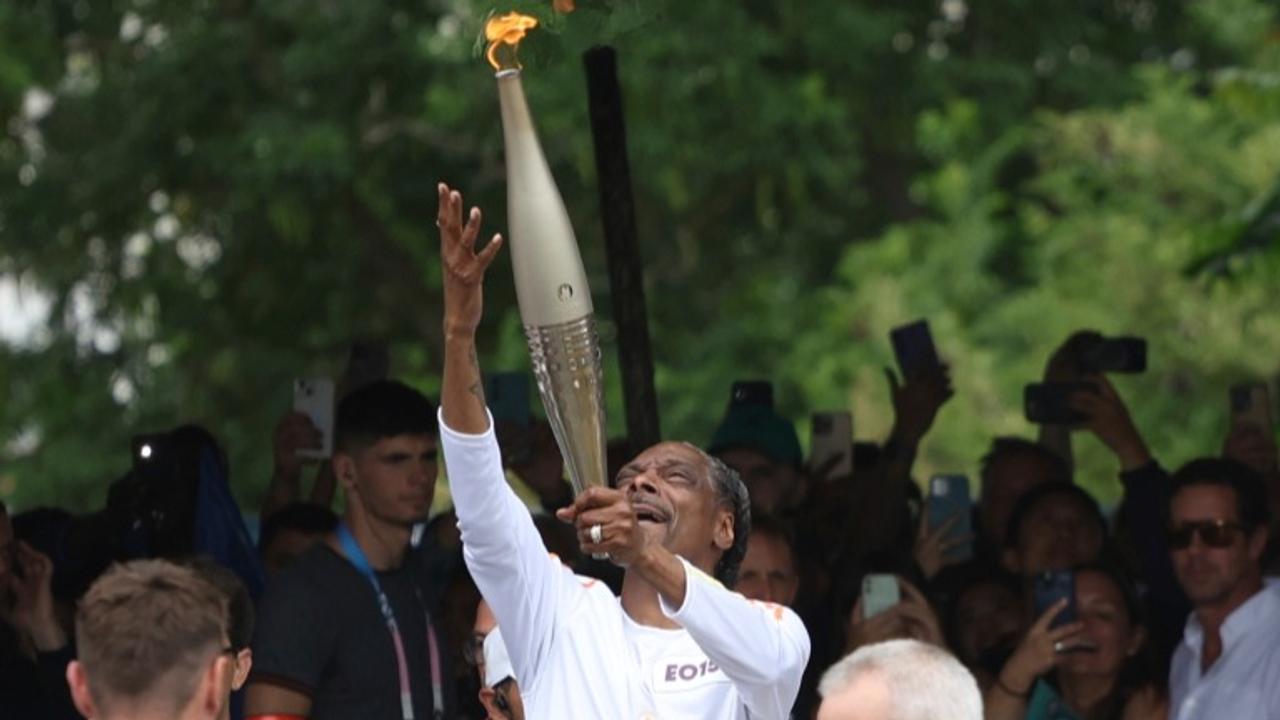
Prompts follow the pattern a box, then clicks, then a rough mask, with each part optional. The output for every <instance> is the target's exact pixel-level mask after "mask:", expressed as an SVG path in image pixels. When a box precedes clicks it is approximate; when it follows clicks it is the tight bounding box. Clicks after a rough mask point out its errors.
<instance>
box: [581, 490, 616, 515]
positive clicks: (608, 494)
mask: <svg viewBox="0 0 1280 720" xmlns="http://www.w3.org/2000/svg"><path fill="white" fill-rule="evenodd" d="M622 499H623V496H622V492H621V491H619V490H614V489H613V488H607V487H600V486H598V485H593V486H591V487H589V488H587V489H586V490H583V491H582V492H581V493H579V494H578V497H577V498H575V499H574V501H573V504H574V506H575V507H576V508H578V511H579V512H582V511H584V510H590V509H592V508H599V507H605V506H608V505H612V504H614V503H616V502H618V501H619V500H622Z"/></svg>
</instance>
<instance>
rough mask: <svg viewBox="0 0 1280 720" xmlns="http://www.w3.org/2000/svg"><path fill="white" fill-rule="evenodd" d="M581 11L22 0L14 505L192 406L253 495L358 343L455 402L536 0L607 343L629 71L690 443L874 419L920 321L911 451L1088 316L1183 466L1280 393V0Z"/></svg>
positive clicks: (544, 88) (667, 337) (950, 447)
mask: <svg viewBox="0 0 1280 720" xmlns="http://www.w3.org/2000/svg"><path fill="white" fill-rule="evenodd" d="M578 5H579V7H580V9H579V11H578V12H577V13H575V14H573V15H569V16H557V15H555V14H554V13H552V12H550V10H549V2H545V3H544V2H534V1H533V0H513V2H511V3H506V4H502V5H495V4H494V3H492V2H469V1H468V0H432V1H429V2H406V1H404V0H378V1H361V2H357V1H355V0H327V1H325V2H314V1H311V0H308V1H306V2H304V1H302V0H273V1H272V2H253V1H252V0H217V1H215V0H181V1H178V0H132V1H129V0H113V1H106V0H104V1H102V2H98V1H96V0H95V1H94V2H88V1H87V0H75V1H71V0H16V1H15V2H10V3H5V4H4V5H3V6H0V115H2V116H3V117H4V118H6V121H7V125H6V133H5V134H4V136H3V137H2V138H0V278H3V279H4V280H5V283H6V285H5V287H8V288H10V289H11V288H13V287H20V288H22V289H23V290H24V292H25V293H26V294H25V295H24V297H26V298H28V299H30V298H43V297H47V298H49V300H50V306H49V307H48V308H47V315H48V318H47V321H45V322H36V328H37V330H36V332H26V333H21V337H15V338H11V339H10V340H9V341H8V342H7V343H6V344H4V345H2V346H0V378H3V381H4V387H5V388H6V390H7V392H6V394H5V397H4V402H3V403H2V404H0V442H3V443H4V444H3V445H2V446H0V460H2V461H3V465H2V466H0V498H4V499H6V500H9V501H10V502H13V503H16V504H17V505H19V506H31V505H33V504H36V503H41V502H57V503H60V504H64V505H68V506H72V507H76V508H81V509H83V508H88V507H92V506H94V505H96V504H98V503H99V502H101V498H102V496H103V493H104V490H105V485H106V482H107V481H108V480H109V479H110V478H111V477H114V476H116V475H118V474H120V473H121V472H123V471H124V469H125V467H126V465H127V457H126V454H125V452H124V448H126V447H127V438H128V436H129V435H130V434H132V433H133V432H137V431H144V430H151V429H156V428H160V427H165V426H169V425H173V424H175V423H176V422H177V421H179V420H197V421H200V422H203V423H205V424H206V425H208V426H209V427H210V428H211V429H213V431H214V432H215V433H216V434H218V435H219V436H220V437H221V438H223V439H224V440H225V442H226V445H227V447H228V450H229V451H230V455H231V459H232V464H233V472H234V475H233V477H234V481H235V484H236V487H237V490H238V492H239V493H240V495H241V497H242V499H245V500H247V501H248V502H249V503H250V504H253V502H254V500H255V499H256V495H257V493H259V492H260V490H261V487H262V484H263V482H264V481H265V475H266V473H267V471H268V470H269V457H270V432H271V427H272V425H273V423H274V420H275V418H276V417H277V416H278V415H279V414H280V413H281V412H282V411H283V410H284V409H285V408H286V407H287V406H288V403H289V387H290V380H291V379H292V378H293V377H296V376H300V375H309V374H334V373H336V372H337V371H338V370H339V369H340V362H341V359H342V356H343V354H344V348H345V346H346V344H347V343H348V342H349V341H350V340H351V339H352V338H353V337H381V338H386V339H388V340H389V341H390V342H391V343H392V347H393V350H394V358H395V364H394V365H395V370H396V372H397V374H398V375H400V376H402V377H405V378H407V379H409V380H411V381H413V382H415V383H417V384H419V385H420V386H422V387H423V388H425V389H427V390H434V389H435V387H436V383H437V382H438V380H437V378H436V373H437V372H438V346H439V329H438V325H439V323H438V317H439V309H438V305H437V298H436V288H437V285H438V281H437V279H436V278H437V276H438V268H437V264H436V261H435V240H434V233H433V228H432V224H431V221H432V218H433V216H434V184H435V182H436V181H437V180H438V179H447V180H450V181H452V182H454V183H456V184H458V185H460V186H461V187H462V188H463V189H464V191H466V192H467V193H468V196H469V199H470V200H472V201H473V202H477V203H478V204H481V205H482V206H483V207H484V208H485V209H486V212H487V214H488V218H489V225H490V228H491V229H495V230H497V229H502V227H503V225H504V224H505V223H504V222H503V216H504V211H505V198H504V183H503V166H502V146H501V132H500V127H499V122H498V116H497V103H496V97H495V94H494V92H493V87H492V81H491V78H490V73H489V71H488V68H487V66H486V65H485V64H484V62H483V60H482V59H480V58H479V57H478V54H477V53H476V37H477V35H478V34H479V31H480V26H481V23H482V21H483V19H484V18H485V16H486V13H488V12H490V11H499V12H503V11H506V10H508V9H513V8H514V9H520V10H524V11H529V12H534V13H536V14H537V15H538V16H539V17H540V18H541V19H542V20H543V21H544V25H545V27H544V29H543V30H541V31H538V32H535V33H534V34H533V35H532V36H531V37H530V39H529V41H528V42H527V47H526V48H524V49H523V50H522V57H523V59H524V62H525V65H526V72H525V83H526V87H527V90H528V93H529V97H530V102H531V105H532V106H533V111H534V115H535V118H536V120H537V122H538V124H539V129H540V133H541V136H542V139H543V144H544V146H545V149H546V151H547V154H548V157H549V159H550V161H551V163H552V165H553V169H554V171H555V173H556V176H557V179H558V181H559V183H560V186H561V189H562V191H563V193H564V195H565V197H566V200H567V202H568V204H569V208H570V213H571V215H572V216H573V217H574V219H575V222H576V226H577V230H578V234H579V240H580V242H581V244H582V246H583V250H584V254H585V257H586V262H587V265H588V268H589V272H590V273H591V279H592V283H593V289H594V291H595V294H596V296H597V307H598V309H599V310H600V313H601V316H602V319H603V320H605V321H606V322H605V327H604V333H605V337H606V340H608V339H609V338H610V337H611V333H613V332H614V330H613V329H612V328H611V327H610V326H609V325H608V322H607V311H608V307H609V305H608V288H607V278H606V275H605V273H604V258H603V250H602V243H601V241H600V231H599V223H598V220H597V218H598V209H597V207H596V205H595V202H596V192H595V178H594V165H593V160H592V156H591V138H590V132H589V127H588V122H587V118H586V109H585V104H586V103H585V88H584V82H583V79H582V71H581V63H580V59H579V57H580V53H581V51H582V50H584V49H585V48H587V47H589V46H590V45H592V44H595V43H599V42H608V43H611V44H613V45H615V46H616V47H617V48H618V50H619V54H620V65H621V75H622V82H623V85H624V89H625V93H626V98H627V103H628V107H627V114H628V126H629V133H630V151H631V157H632V165H633V176H634V178H635V182H636V187H635V194H636V202H637V209H638V213H639V217H640V224H641V236H642V238H643V242H644V247H643V250H642V252H643V254H644V256H645V272H646V276H647V283H648V287H649V301H650V314H651V317H652V331H653V333H654V343H655V353H656V356H657V357H656V359H657V363H658V388H659V395H660V400H661V410H662V414H663V420H664V429H665V430H666V432H667V433H668V434H670V435H673V436H678V437H687V438H690V439H693V440H704V439H705V438H706V437H707V436H708V435H709V434H710V431H711V428H712V426H713V425H714V423H715V420H716V417H717V416H718V415H719V413H720V412H721V410H722V409H723V404H724V400H725V396H726V394H727V389H728V386H729V383H730V382H731V380H732V379H733V378H735V377H742V376H769V377H773V378H774V379H775V380H776V381H777V382H778V385H779V397H780V400H781V402H782V407H783V409H784V410H785V411H786V412H787V413H788V414H790V415H792V416H794V417H795V418H796V419H797V420H798V421H803V418H804V416H805V415H806V413H807V412H808V410H809V409H810V408H813V409H818V408H830V407H853V408H854V409H855V411H856V414H857V425H858V427H859V431H858V434H859V435H860V436H862V437H875V436H876V435H878V434H882V433H883V432H884V430H885V429H886V426H887V422H888V420H887V400H886V397H887V393H886V391H885V389H884V387H883V382H884V381H883V379H882V378H881V377H880V375H881V373H880V369H879V368H880V366H881V365H884V364H886V363H887V362H888V359H889V358H888V349H887V341H886V339H885V334H886V332H887V330H888V329H889V328H890V327H891V326H892V325H894V324H897V323H899V322H902V321H905V320H909V319H911V318H913V317H915V316H920V315H927V316H929V317H930V318H931V319H932V321H933V324H934V329H935V334H936V336H937V338H938V340H939V343H940V345H941V346H942V348H943V351H944V354H946V355H947V356H948V358H949V359H951V360H952V361H953V363H954V364H955V368H956V371H955V374H956V381H957V384H958V386H959V387H958V389H959V397H958V399H957V400H956V402H955V403H954V405H953V407H950V408H949V409H947V410H946V411H944V414H943V415H942V418H941V420H940V423H939V426H938V429H937V432H936V434H935V436H934V437H933V438H932V439H931V440H930V442H929V446H928V448H927V455H926V465H927V467H926V468H925V469H926V470H927V469H969V468H972V466H973V462H974V460H975V459H976V458H977V456H978V455H979V454H980V453H981V450H982V449H983V447H984V446H985V444H986V442H987V441H988V439H989V437H990V436H991V435H992V434H994V433H1021V434H1028V433H1030V431H1031V430H1030V428H1028V427H1027V426H1026V424H1025V423H1023V422H1022V421H1021V420H1020V419H1019V408H1018V402H1017V401H1018V398H1019V392H1020V387H1021V384H1022V383H1024V382H1026V381H1028V380H1032V379H1034V378H1035V377H1036V376H1037V375H1038V374H1039V372H1040V368H1041V366H1042V364H1043V361H1044V357H1045V355H1046V354H1047V353H1048V352H1049V351H1050V350H1051V348H1052V346H1053V345H1054V344H1055V343H1056V342H1058V341H1059V340H1060V339H1061V338H1063V337H1065V335H1066V334H1067V333H1068V332H1069V331H1070V330H1071V329H1073V328H1075V327H1080V326H1093V327H1097V328H1099V329H1102V330H1106V331H1125V332H1137V333H1142V334H1144V335H1147V336H1148V337H1150V338H1151V341H1152V349H1153V364H1154V367H1153V371H1152V372H1151V373H1149V374H1148V375H1146V376H1144V377H1142V378H1138V379H1135V380H1133V381H1132V382H1130V381H1122V383H1121V390H1122V392H1124V393H1125V394H1126V396H1128V397H1129V398H1130V400H1131V401H1133V403H1134V405H1135V407H1136V412H1137V415H1138V418H1139V421H1140V422H1141V423H1142V424H1143V426H1144V427H1146V428H1148V429H1149V433H1150V434H1151V435H1152V440H1153V442H1154V444H1155V446H1156V447H1157V449H1158V450H1160V452H1161V454H1162V456H1163V457H1166V458H1167V459H1168V460H1169V461H1170V462H1175V461H1177V460H1180V459H1182V458H1183V457H1187V456H1189V455H1191V454H1193V453H1195V452H1202V451H1209V450H1212V449H1213V448H1214V447H1216V445H1217V443H1218V441H1219V436H1220V434H1221V429H1222V428H1221V426H1222V423H1223V412H1224V410H1225V407H1224V406H1225V401H1224V399H1223V395H1224V394H1225V387H1226V385H1227V384H1228V383H1229V382H1231V381H1232V380H1235V379H1245V378H1253V377H1258V376H1263V375H1270V374H1274V373H1275V372H1276V371H1277V369H1278V367H1277V366H1278V365H1280V362H1278V360H1277V358H1278V357H1280V356H1278V355H1277V350H1280V327H1277V323H1278V322H1280V321H1278V320H1277V317H1276V315H1275V313H1274V310H1273V305H1274V298H1275V297H1276V287H1275V285H1276V283H1277V280H1276V277H1277V275H1276V272H1275V270H1276V260H1275V257H1276V255H1275V253H1274V252H1270V248H1271V247H1273V246H1274V242H1273V238H1274V235H1275V232H1274V225H1269V224H1268V223H1269V222H1270V221H1269V220H1268V218H1271V217H1272V216H1273V215H1274V212H1275V209H1274V208H1275V203H1276V202H1277V201H1276V200H1275V198H1276V197H1277V196H1276V194H1275V188H1276V187H1277V180H1278V179H1280V155H1278V153H1277V148H1280V122H1278V121H1277V118H1280V112H1277V111H1278V110H1280V95H1278V91H1277V86H1280V82H1278V81H1277V77H1278V75H1277V73H1280V63H1278V62H1277V55H1280V50H1278V49H1277V48H1278V47H1280V43H1277V41H1276V32H1277V17H1276V14H1275V11H1274V9H1273V8H1272V7H1271V6H1270V5H1269V4H1268V3H1266V2H1264V1H1263V0H1202V1H1201V2H1195V3H1192V2H1161V3H1156V2H1151V1H1150V0H1105V1H1104V0H1094V1H1091V2H1084V3H1082V2H1080V1H1079V0H1041V1H1039V2H1030V1H1029V0H1002V2H996V3H985V4H972V5H970V4H966V3H965V2H964V1H963V0H943V1H942V2H935V1H932V0H930V1H925V0H907V1H906V2H900V3H893V4H885V3H876V2H870V1H869V0H859V1H857V2H808V3H763V2H756V1H755V0H752V1H749V2H727V1H725V0H714V1H709V2H700V3H687V2H673V1H671V0H662V1H658V2H644V3H641V2H638V1H637V0H611V1H606V0H599V1H597V2H591V1H590V0H580V2H579V3H578ZM492 276H493V277H492V280H491V282H490V283H489V291H490V292H489V298H488V300H489V304H488V307H489V318H490V320H489V322H488V323H487V324H486V328H485V332H486V333H487V334H486V336H485V337H484V338H482V344H483V348H482V350H483V351H484V352H485V353H486V357H487V358H492V360H489V361H488V364H489V365H490V366H491V367H494V368H495V369H496V368H498V367H508V368H517V367H521V366H522V365H524V364H525V363H527V359H526V355H525V352H524V350H523V342H522V340H521V338H520V334H519V322H518V318H517V317H516V315H515V312H514V297H513V295H514V294H513V292H512V286H511V283H510V281H509V280H508V279H507V278H509V277H510V271H509V268H508V267H507V266H506V265H500V266H499V267H497V268H496V269H495V271H494V273H493V274H492ZM0 297H3V298H5V299H4V301H3V302H5V303H6V305H7V306H6V307H4V308H0V314H3V315H4V316H6V317H7V318H13V319H15V320H14V321H15V322H16V321H17V320H20V319H21V318H22V317H23V316H25V315H30V314H33V313H32V310H31V306H32V304H33V303H30V302H29V303H27V304H26V305H24V306H23V308H25V309H19V308H18V307H17V306H16V304H15V303H14V300H13V296H12V293H10V294H7V295H0ZM34 304H37V305H38V303H34ZM34 314H35V315H36V316H37V320H39V319H40V317H39V315H40V313H34ZM611 377H612V378H614V383H615V386H614V387H612V388H611V393H610V398H611V404H612V405H613V409H614V411H613V412H612V421H611V422H612V423H613V430H614V431H615V432H621V430H622V428H621V427H620V424H619V420H620V418H621V412H620V409H619V408H618V400H619V397H620V392H619V389H618V388H617V387H616V377H617V374H616V373H611ZM1094 450H1095V451H1094V452H1091V453H1087V454H1086V455H1085V457H1084V460H1083V466H1084V468H1085V470H1086V477H1087V479H1088V481H1089V482H1090V483H1092V485H1091V486H1092V487H1094V488H1095V489H1096V490H1098V491H1100V492H1102V493H1104V494H1107V493H1109V492H1111V490H1112V486H1111V485H1110V484H1109V482H1110V481H1109V480H1108V479H1107V477H1108V476H1109V473H1110V468H1109V466H1108V465H1107V464H1106V460H1105V458H1103V457H1102V456H1101V454H1100V453H1098V452H1096V448H1095V449H1094Z"/></svg>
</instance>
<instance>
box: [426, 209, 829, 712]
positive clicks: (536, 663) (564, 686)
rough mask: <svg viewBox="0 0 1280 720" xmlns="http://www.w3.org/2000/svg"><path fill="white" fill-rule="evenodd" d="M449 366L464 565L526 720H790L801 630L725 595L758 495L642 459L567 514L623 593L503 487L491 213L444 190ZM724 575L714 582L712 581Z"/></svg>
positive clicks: (725, 475) (661, 460)
mask: <svg viewBox="0 0 1280 720" xmlns="http://www.w3.org/2000/svg"><path fill="white" fill-rule="evenodd" d="M439 201H440V212H439V217H438V220H437V223H438V224H439V226H440V228H441V260H442V266H443V272H444V307H445V316H444V332H445V364H444V379H443V383H442V394H441V408H440V417H441V428H440V429H441V438H442V441H443V447H444V453H445V465H446V467H447V469H448V473H449V478H450V481H451V482H450V487H451V490H452V492H453V498H454V502H455V504H456V507H457V513H458V525H459V527H460V529H461V531H462V542H463V551H464V558H465V559H466V562H467V566H468V568H469V569H470V571H471V574H472V576H473V577H474V578H475V581H476V585H477V586H478V587H479V588H480V591H481V594H483V595H484V597H485V599H486V600H487V601H488V602H489V604H490V605H491V606H492V608H493V611H494V614H495V615H496V616H497V618H498V622H499V625H500V627H501V628H502V634H503V639H504V640H505V643H506V648H507V650H508V652H509V654H510V658H511V664H512V667H513V669H514V671H515V676H516V678H517V679H518V680H519V682H520V690H521V694H522V696H523V700H524V706H525V708H526V709H527V714H528V717H530V718H550V717H567V716H568V715H569V714H570V713H572V715H573V716H574V717H592V718H597V717H598V718H646V717H653V718H657V717H661V718H664V720H670V719H674V718H699V719H700V720H701V719H711V720H721V719H723V720H740V719H745V718H747V717H751V718H762V719H769V718H776V719H779V720H781V719H782V718H786V717H787V716H788V714H789V713H790V711H791V706H792V703H793V702H794V701H795V697H796V694H797V692H798V690H799V687H800V680H801V675H802V673H803V671H804V667H805V664H806V662H807V661H808V657H809V639H808V636H807V634H806V632H805V629H804V625H803V624H802V623H801V622H800V619H799V618H798V617H797V616H796V615H795V614H794V613H793V612H791V611H790V610H788V609H787V608H784V607H782V606H779V605H771V604H766V603H759V602H752V601H750V600H747V599H746V598H744V597H742V596H741V595H738V594H736V593H733V592H731V591H729V590H726V589H725V587H724V585H722V584H721V582H722V581H730V582H731V579H732V577H733V575H734V573H736V570H737V565H738V563H740V562H741V559H742V554H743V552H744V551H745V544H746V539H747V534H748V532H749V523H750V519H749V518H750V509H749V501H748V498H747V493H746V488H745V487H744V486H743V485H742V482H741V481H740V480H739V479H738V478H737V475H736V474H735V473H734V472H733V471H732V470H730V469H729V468H728V467H727V466H725V465H724V464H723V463H721V462H719V461H717V460H714V459H712V458H711V457H710V456H708V455H707V454H706V453H704V452H702V451H701V450H699V449H697V448H695V447H693V446H691V445H687V444H683V443H662V444H659V445H657V446H654V447H652V448H649V449H648V450H646V451H644V452H642V453H641V454H640V455H639V456H638V457H636V458H635V459H634V460H633V461H632V462H630V463H629V464H627V465H626V466H625V467H624V468H623V469H622V471H621V472H620V473H619V474H618V477H617V479H616V481H615V486H614V487H611V488H601V487H595V488H590V489H588V490H587V491H585V492H584V493H582V494H581V495H580V496H579V497H578V498H577V499H576V500H575V501H574V503H573V504H572V505H570V506H569V507H567V508H564V509H562V510H560V511H559V512H558V513H557V515H558V516H559V517H560V518H561V519H562V520H566V521H569V522H573V523H574V525H575V526H576V528H577V530H578V538H579V542H580V544H581V546H582V549H583V551H584V552H588V553H592V554H604V553H607V554H608V555H609V557H610V558H611V559H612V560H613V562H615V563H617V564H619V565H621V566H622V567H624V568H626V573H625V577H624V580H623V586H622V595H621V597H620V598H619V597H614V596H613V594H612V593H611V592H610V591H609V590H608V589H607V588H606V587H605V585H604V584H603V583H598V582H592V581H589V580H588V581H584V580H583V579H581V578H579V577H577V576H575V575H574V574H573V573H572V572H571V571H570V570H568V569H567V568H565V567H563V566H562V565H561V564H560V563H559V562H558V561H557V560H556V559H555V558H553V557H551V556H549V555H548V554H547V553H546V550H545V548H544V546H543V544H542V541H541V539H540V538H539V536H538V533H537V531H536V529H535V527H534V524H533V520H532V518H531V517H530V515H529V512H528V510H526V509H525V507H524V505H523V504H522V503H521V502H520V500H519V498H518V497H517V496H516V495H515V493H514V492H512V491H511V489H510V488H509V487H507V485H506V481H505V477H504V474H503V470H502V460H501V457H500V455H499V452H498V446H497V443H496V441H495V440H494V434H493V429H492V423H491V421H490V417H489V414H488V411H487V410H486V408H485V403H484V394H483V390H482V387H483V385H482V383H481V378H480V368H479V365H478V362H477V360H476V347H475V333H476V329H477V327H478V326H479V324H480V319H481V314H482V303H483V301H482V284H483V280H484V273H485V270H486V269H487V267H488V266H489V264H490V262H492V260H493V258H494V257H495V255H496V254H497V251H498V249H499V247H500V246H501V238H500V237H498V236H495V237H494V238H493V240H492V241H490V243H489V244H488V245H487V246H486V247H484V248H483V249H481V250H479V251H478V252H477V251H476V249H475V242H476V238H477V236H478V233H479V225H480V212H479V210H478V209H475V208H473V209H472V210H471V212H470V213H469V215H468V218H467V219H466V222H465V224H464V222H463V218H462V197H461V195H460V194H459V193H457V192H455V191H452V190H450V189H449V188H448V187H447V186H445V185H443V184H441V186H440V188H439ZM712 573H714V574H715V575H716V576H717V578H713V577H711V574H712Z"/></svg>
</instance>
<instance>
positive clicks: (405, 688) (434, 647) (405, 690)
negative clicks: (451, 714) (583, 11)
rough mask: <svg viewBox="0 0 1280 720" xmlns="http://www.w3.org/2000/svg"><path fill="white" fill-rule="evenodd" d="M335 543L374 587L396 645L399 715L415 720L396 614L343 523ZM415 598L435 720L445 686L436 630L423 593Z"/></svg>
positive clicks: (441, 712)
mask: <svg viewBox="0 0 1280 720" xmlns="http://www.w3.org/2000/svg"><path fill="white" fill-rule="evenodd" d="M337 532H338V541H339V542H341V543H342V550H343V552H345V553H346V555H347V560H348V561H350V563H351V564H352V565H353V566H355V569H356V570H357V571H358V572H359V573H360V574H361V575H363V576H364V577H365V579H366V580H368V581H369V584H370V585H372V586H373V592H374V594H375V595H377V596H378V609H379V610H380V611H381V612H382V619H383V620H384V621H385V622H386V624H387V631H388V632H390V633H391V644H392V645H393V646H395V651H396V666H397V670H398V675H399V681H400V716H401V718H402V719H403V720H415V718H414V714H413V690H412V685H411V684H410V682H409V658H408V655H407V654H406V653H405V649H404V638H403V636H402V635H401V634H400V626H399V624H397V623H396V615H395V611H394V610H392V609H391V600H390V598H388V597H387V594H386V593H385V592H383V590H382V584H381V583H379V582H378V575H377V573H375V572H374V571H373V566H372V565H370V564H369V559H368V557H366V556H365V554H364V550H362V549H360V544H359V543H357V542H356V539H355V536H353V535H352V534H351V531H350V530H348V529H347V526H346V524H344V523H338V531H337ZM413 592H414V595H415V596H417V598H418V604H419V605H420V606H421V607H422V614H423V620H424V622H425V623H426V627H427V649H428V651H429V652H430V654H431V700H432V702H433V708H432V709H433V711H434V716H435V718H436V719H437V720H439V718H442V717H444V684H443V682H442V681H441V677H440V646H439V643H438V642H437V641H436V631H435V628H434V627H433V626H432V624H431V616H430V615H429V614H428V613H427V606H426V603H424V602H423V601H422V593H421V591H420V590H419V589H418V588H417V587H416V586H415V587H414V589H413Z"/></svg>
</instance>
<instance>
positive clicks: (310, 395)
mask: <svg viewBox="0 0 1280 720" xmlns="http://www.w3.org/2000/svg"><path fill="white" fill-rule="evenodd" d="M333 390H334V388H333V381H332V380H330V379H328V378H300V379H298V380H295V381H294V383H293V409H294V410H295V411H297V412H300V413H302V414H304V415H306V416H307V417H309V418H311V423H312V424H313V425H315V427H316V429H317V430H319V431H320V433H321V442H320V447H319V448H299V449H298V457H300V458H306V459H308V460H324V459H326V458H328V457H329V456H330V455H332V454H333V421H334V417H333V416H334V406H333Z"/></svg>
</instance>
